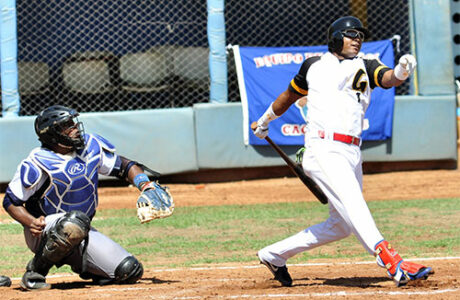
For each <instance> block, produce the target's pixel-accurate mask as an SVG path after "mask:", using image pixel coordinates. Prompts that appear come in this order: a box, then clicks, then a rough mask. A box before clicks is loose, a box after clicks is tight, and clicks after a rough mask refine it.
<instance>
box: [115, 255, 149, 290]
mask: <svg viewBox="0 0 460 300" xmlns="http://www.w3.org/2000/svg"><path fill="white" fill-rule="evenodd" d="M142 274H144V267H143V266H142V264H141V263H140V262H139V261H138V260H137V259H136V258H135V257H134V256H128V257H126V258H125V259H123V260H122V261H121V262H120V264H119V265H118V267H117V268H116V269H115V281H116V282H117V283H126V284H132V283H135V282H136V281H137V280H139V279H140V278H141V277H142Z"/></svg>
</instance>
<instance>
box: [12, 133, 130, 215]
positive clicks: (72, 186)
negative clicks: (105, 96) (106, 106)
mask: <svg viewBox="0 0 460 300" xmlns="http://www.w3.org/2000/svg"><path fill="white" fill-rule="evenodd" d="M85 139H86V147H85V148H84V149H83V150H80V151H78V152H77V153H76V152H73V153H72V154H69V155H62V154H58V153H55V152H53V151H51V150H48V149H46V148H35V149H33V150H32V151H31V153H30V154H29V156H28V157H27V158H26V159H25V160H23V161H22V163H21V165H20V166H19V167H18V170H17V171H16V174H15V175H14V178H13V180H12V181H11V183H10V184H9V186H8V189H7V195H8V196H9V198H10V199H11V202H12V203H13V204H15V205H21V204H22V203H24V202H25V207H26V209H27V211H29V213H31V214H32V215H33V216H34V217H39V216H40V215H45V216H47V215H51V214H55V213H60V212H68V211H71V210H79V211H81V212H84V213H85V214H86V215H87V216H89V217H90V218H92V217H93V216H94V214H95V212H96V207H97V204H98V196H97V185H98V174H102V175H110V174H111V172H112V170H114V169H119V168H120V164H121V160H120V159H119V157H118V156H117V155H116V154H115V147H114V146H113V145H112V144H110V143H109V142H108V141H107V140H105V139H104V138H103V137H101V136H98V135H92V134H87V135H86V136H85Z"/></svg>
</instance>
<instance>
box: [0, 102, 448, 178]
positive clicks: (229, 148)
mask: <svg viewBox="0 0 460 300" xmlns="http://www.w3.org/2000/svg"><path fill="white" fill-rule="evenodd" d="M455 111H456V99H455V97H454V95H452V96H430V97H408V96H401V97H397V98H396V103H395V113H394V128H393V138H392V139H391V140H389V141H385V142H364V144H363V146H362V148H363V156H364V161H366V162H371V161H412V160H414V161H415V160H445V159H452V160H456V159H457V127H456V124H457V123H456V113H455ZM81 120H82V121H83V122H84V124H85V130H86V131H87V132H94V133H98V134H100V135H102V136H104V137H106V138H107V139H108V140H110V141H111V142H112V143H114V144H115V146H116V147H117V150H118V153H119V154H121V155H124V156H126V157H129V158H131V159H135V160H138V161H139V162H142V163H144V164H145V165H147V166H149V167H150V168H152V169H154V170H157V171H159V172H160V173H162V174H164V175H167V174H176V173H181V172H187V171H197V170H204V169H219V168H243V167H258V166H284V161H283V160H282V159H281V158H280V157H279V156H278V155H277V154H276V152H274V151H273V150H272V149H271V148H270V146H245V145H244V143H243V114H242V107H241V104H240V103H227V104H196V105H194V106H193V108H178V109H157V110H145V111H129V112H113V113H83V114H82V116H81ZM33 121H34V117H21V118H15V119H0V182H8V181H9V180H10V179H11V177H12V176H13V174H14V172H15V170H16V166H17V164H19V162H20V161H21V159H23V158H25V157H26V156H27V154H28V153H29V151H30V150H31V149H32V148H33V147H36V146H38V145H39V143H38V141H37V138H36V136H35V133H34V130H33ZM298 148H299V147H294V146H287V147H283V149H284V150H285V151H286V153H288V154H289V155H290V156H291V158H293V159H294V158H295V151H296V150H297V149H298Z"/></svg>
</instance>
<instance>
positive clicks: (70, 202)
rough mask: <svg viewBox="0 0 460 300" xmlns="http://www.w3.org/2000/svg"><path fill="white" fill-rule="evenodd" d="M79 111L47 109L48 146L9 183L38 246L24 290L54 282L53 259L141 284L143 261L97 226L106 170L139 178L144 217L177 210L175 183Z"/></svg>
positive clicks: (9, 205) (100, 276)
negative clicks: (122, 149)
mask: <svg viewBox="0 0 460 300" xmlns="http://www.w3.org/2000/svg"><path fill="white" fill-rule="evenodd" d="M78 115H79V114H78V113H77V112H76V111H75V110H74V109H71V108H67V107H64V106H59V105H55V106H51V107H48V108H46V109H45V110H43V111H42V112H40V114H39V115H38V116H37V118H36V119H35V132H36V134H37V135H38V139H39V141H40V142H41V144H42V146H41V147H37V148H35V149H33V150H32V151H31V152H30V154H29V156H28V157H27V158H26V159H24V160H23V161H22V162H21V163H20V165H19V166H18V168H17V171H16V173H15V175H14V177H13V179H12V180H11V182H10V183H9V185H8V187H7V189H6V193H5V198H4V200H3V207H4V208H5V210H6V211H7V212H8V213H9V214H10V216H11V217H12V218H13V219H15V220H16V221H18V222H19V223H21V224H22V225H23V227H24V237H25V241H26V244H27V246H28V247H29V248H30V250H32V252H33V253H34V254H35V255H34V257H33V258H32V260H31V261H29V263H28V264H27V267H26V272H25V273H24V275H23V277H22V279H21V282H20V286H21V288H22V289H24V290H44V289H49V288H50V287H51V286H50V285H49V284H48V283H46V275H47V274H48V272H49V270H50V268H51V267H52V266H53V265H56V266H57V267H60V266H61V265H64V264H67V265H70V266H71V268H72V270H73V271H74V272H76V273H78V274H79V275H80V277H81V278H83V279H92V280H93V282H95V283H96V284H100V285H104V284H133V283H135V282H136V281H137V280H138V279H140V278H141V276H142V274H143V271H144V270H143V267H142V264H141V263H140V262H139V261H138V260H137V259H136V258H135V257H134V256H133V255H132V254H130V253H129V252H128V251H126V250H125V249H124V248H123V247H121V246H120V245H119V244H117V243H116V242H114V241H113V240H111V239H110V238H109V237H107V236H105V235H104V234H102V233H100V232H98V231H97V230H96V229H94V228H93V227H92V226H91V220H92V218H93V217H94V215H95V214H96V208H97V204H98V193H97V187H98V174H102V175H108V176H116V177H118V178H120V179H124V180H127V181H128V182H130V183H133V184H135V185H136V187H137V188H138V189H139V190H140V192H141V195H140V197H139V199H138V203H137V206H138V213H137V215H138V218H139V219H140V221H141V223H145V222H149V221H151V220H153V219H157V218H164V217H168V216H170V215H171V214H172V213H173V210H174V202H173V199H172V197H171V195H170V194H169V192H168V190H167V189H166V188H164V187H162V186H161V185H159V184H158V183H157V182H156V181H150V179H149V177H148V176H147V175H146V174H145V173H144V168H145V166H143V165H141V164H139V163H137V162H135V161H132V160H129V159H127V158H125V157H123V156H119V155H117V154H116V153H115V147H114V146H113V145H112V144H110V142H108V141H107V140H106V139H104V138H103V137H101V136H99V135H96V134H85V133H84V129H83V124H82V123H81V122H79V121H78V118H77V116H78ZM145 169H146V170H148V171H150V172H153V171H151V170H150V169H148V168H145ZM153 173H154V174H153V175H155V177H156V178H157V177H158V176H159V174H158V173H156V172H153Z"/></svg>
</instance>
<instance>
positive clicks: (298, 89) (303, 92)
mask: <svg viewBox="0 0 460 300" xmlns="http://www.w3.org/2000/svg"><path fill="white" fill-rule="evenodd" d="M291 86H292V87H293V88H294V90H296V91H297V92H299V93H300V94H302V95H308V91H307V90H304V89H301V88H299V87H298V86H297V84H295V82H294V79H292V80H291Z"/></svg>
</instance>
